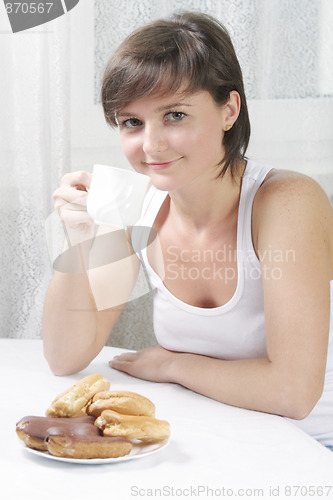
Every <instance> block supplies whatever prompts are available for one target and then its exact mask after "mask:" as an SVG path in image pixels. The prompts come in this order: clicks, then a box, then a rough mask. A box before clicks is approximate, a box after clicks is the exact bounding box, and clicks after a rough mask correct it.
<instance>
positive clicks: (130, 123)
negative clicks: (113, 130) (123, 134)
mask: <svg viewBox="0 0 333 500" xmlns="http://www.w3.org/2000/svg"><path fill="white" fill-rule="evenodd" d="M139 125H142V122H141V121H140V120H139V119H138V118H129V119H128V120H125V121H123V122H122V126H123V127H125V128H134V127H138V126H139Z"/></svg>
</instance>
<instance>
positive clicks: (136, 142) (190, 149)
mask: <svg viewBox="0 0 333 500" xmlns="http://www.w3.org/2000/svg"><path fill="white" fill-rule="evenodd" d="M228 115H229V113H228V105H224V106H217V105H216V103H215V101H214V100H213V98H212V97H211V95H210V94H209V93H208V92H206V91H199V92H197V93H195V94H191V95H182V94H181V93H175V94H171V95H167V96H163V97H159V96H158V95H153V96H148V97H144V98H142V99H138V100H136V101H132V102H131V103H130V104H129V105H128V106H126V107H125V108H123V109H121V110H120V111H119V113H118V114H117V120H118V122H119V128H120V137H121V143H122V148H123V151H124V153H125V155H126V157H127V159H128V161H129V162H130V164H131V165H132V166H133V168H134V169H135V170H136V171H137V172H140V173H142V174H146V175H148V176H150V178H151V181H152V183H153V185H154V186H155V187H156V188H158V189H161V190H163V191H172V190H174V189H180V188H182V187H183V186H188V185H189V184H190V183H192V182H199V183H200V182H202V181H204V179H213V178H214V179H215V178H216V175H217V173H218V170H217V168H216V165H218V163H220V161H221V160H222V159H223V157H224V148H223V146H222V141H223V134H224V132H223V130H224V128H225V125H226V124H227V121H228Z"/></svg>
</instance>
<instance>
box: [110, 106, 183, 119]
mask: <svg viewBox="0 0 333 500" xmlns="http://www.w3.org/2000/svg"><path fill="white" fill-rule="evenodd" d="M180 106H187V107H190V106H192V105H191V104H187V103H185V102H175V103H171V104H166V105H164V106H159V107H158V108H156V109H155V110H154V112H155V113H160V112H161V111H166V110H167V109H173V108H178V107H180ZM136 115H137V113H131V112H130V111H119V113H117V117H119V116H121V117H123V118H126V117H133V116H136Z"/></svg>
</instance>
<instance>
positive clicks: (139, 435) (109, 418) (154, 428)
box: [95, 410, 170, 442]
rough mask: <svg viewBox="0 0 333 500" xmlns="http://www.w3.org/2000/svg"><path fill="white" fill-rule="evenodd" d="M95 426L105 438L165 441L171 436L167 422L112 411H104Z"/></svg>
mask: <svg viewBox="0 0 333 500" xmlns="http://www.w3.org/2000/svg"><path fill="white" fill-rule="evenodd" d="M95 425H96V426H97V427H98V428H99V429H100V430H101V431H102V432H103V435H104V436H114V437H126V438H128V439H134V440H136V439H138V440H141V441H149V442H154V441H163V440H164V439H167V438H168V437H169V435H170V425H169V423H168V422H166V421H165V420H158V419H156V418H153V417H142V416H136V415H122V414H121V413H117V412H115V411H112V410H104V411H103V412H102V413H101V415H100V416H99V417H98V418H97V419H96V421H95Z"/></svg>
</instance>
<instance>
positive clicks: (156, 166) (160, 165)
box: [146, 157, 182, 170]
mask: <svg viewBox="0 0 333 500" xmlns="http://www.w3.org/2000/svg"><path fill="white" fill-rule="evenodd" d="M181 159H182V157H181V158H177V159H176V160H171V161H164V162H161V161H160V162H146V165H148V167H149V168H151V169H152V170H166V169H167V168H170V167H172V165H174V164H175V163H177V162H178V161H179V160H181Z"/></svg>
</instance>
